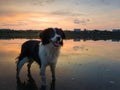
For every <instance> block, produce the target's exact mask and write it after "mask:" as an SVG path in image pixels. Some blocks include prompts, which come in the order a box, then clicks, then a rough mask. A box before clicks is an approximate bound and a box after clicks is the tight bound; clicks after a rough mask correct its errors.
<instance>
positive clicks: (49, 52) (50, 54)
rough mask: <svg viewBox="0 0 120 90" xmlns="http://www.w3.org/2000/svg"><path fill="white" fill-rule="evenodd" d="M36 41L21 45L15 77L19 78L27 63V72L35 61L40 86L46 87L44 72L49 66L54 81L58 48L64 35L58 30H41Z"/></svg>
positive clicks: (61, 44)
mask: <svg viewBox="0 0 120 90" xmlns="http://www.w3.org/2000/svg"><path fill="white" fill-rule="evenodd" d="M39 37H40V38H41V40H40V41H38V40H28V41H26V42H24V43H23V44H22V47H21V53H20V55H19V56H18V60H17V75H16V76H17V77H19V73H20V70H21V68H22V66H23V65H24V64H25V63H26V62H27V63H28V65H27V66H28V71H30V67H31V64H32V63H33V62H34V61H36V62H37V63H38V65H39V66H40V75H41V77H42V85H46V75H45V70H46V67H47V66H50V69H51V73H52V80H54V81H55V79H56V77H55V67H56V63H57V58H58V56H59V52H60V48H61V46H63V39H65V33H64V32H63V30H62V29H59V28H47V29H45V30H43V31H42V32H41V33H40V34H39Z"/></svg>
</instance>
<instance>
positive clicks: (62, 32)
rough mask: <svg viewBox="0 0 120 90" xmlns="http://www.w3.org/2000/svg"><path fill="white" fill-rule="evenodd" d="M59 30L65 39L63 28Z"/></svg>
mask: <svg viewBox="0 0 120 90" xmlns="http://www.w3.org/2000/svg"><path fill="white" fill-rule="evenodd" d="M59 30H60V34H61V36H62V38H63V39H65V38H66V37H65V33H64V31H63V30H62V29H61V28H60V29H59Z"/></svg>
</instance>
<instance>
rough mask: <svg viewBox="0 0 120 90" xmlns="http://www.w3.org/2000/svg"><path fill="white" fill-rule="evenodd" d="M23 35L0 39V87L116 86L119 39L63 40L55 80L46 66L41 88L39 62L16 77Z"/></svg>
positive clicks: (63, 89)
mask: <svg viewBox="0 0 120 90" xmlns="http://www.w3.org/2000/svg"><path fill="white" fill-rule="evenodd" d="M26 40H27V39H13V40H0V90H120V42H112V41H102V40H101V41H82V40H81V41H79V42H74V41H73V40H65V41H64V46H63V47H62V48H61V53H60V56H59V58H58V63H57V67H56V77H57V80H56V82H52V81H51V73H50V70H49V67H48V68H47V70H46V75H47V86H46V88H41V77H40V75H39V72H40V70H39V66H38V65H37V64H36V63H34V64H33V65H32V67H31V73H29V74H28V73H27V67H26V65H24V67H23V68H22V70H21V73H20V78H19V79H16V63H15V61H16V60H15V58H16V57H17V56H18V54H19V52H20V47H21V44H22V43H23V42H25V41H26Z"/></svg>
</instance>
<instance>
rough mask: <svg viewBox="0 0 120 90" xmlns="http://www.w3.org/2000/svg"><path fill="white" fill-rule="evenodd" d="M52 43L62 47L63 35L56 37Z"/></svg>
mask: <svg viewBox="0 0 120 90" xmlns="http://www.w3.org/2000/svg"><path fill="white" fill-rule="evenodd" d="M51 42H52V44H53V45H54V46H55V47H60V46H62V42H63V41H62V38H61V37H56V39H55V40H54V41H53V40H51Z"/></svg>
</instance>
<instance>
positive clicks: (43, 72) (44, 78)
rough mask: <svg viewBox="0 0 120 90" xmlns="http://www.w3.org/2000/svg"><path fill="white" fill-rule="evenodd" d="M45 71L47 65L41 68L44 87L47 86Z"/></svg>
mask: <svg viewBox="0 0 120 90" xmlns="http://www.w3.org/2000/svg"><path fill="white" fill-rule="evenodd" d="M45 70H46V66H45V65H42V66H41V71H40V74H41V77H42V85H44V86H45V85H46V74H45Z"/></svg>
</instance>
